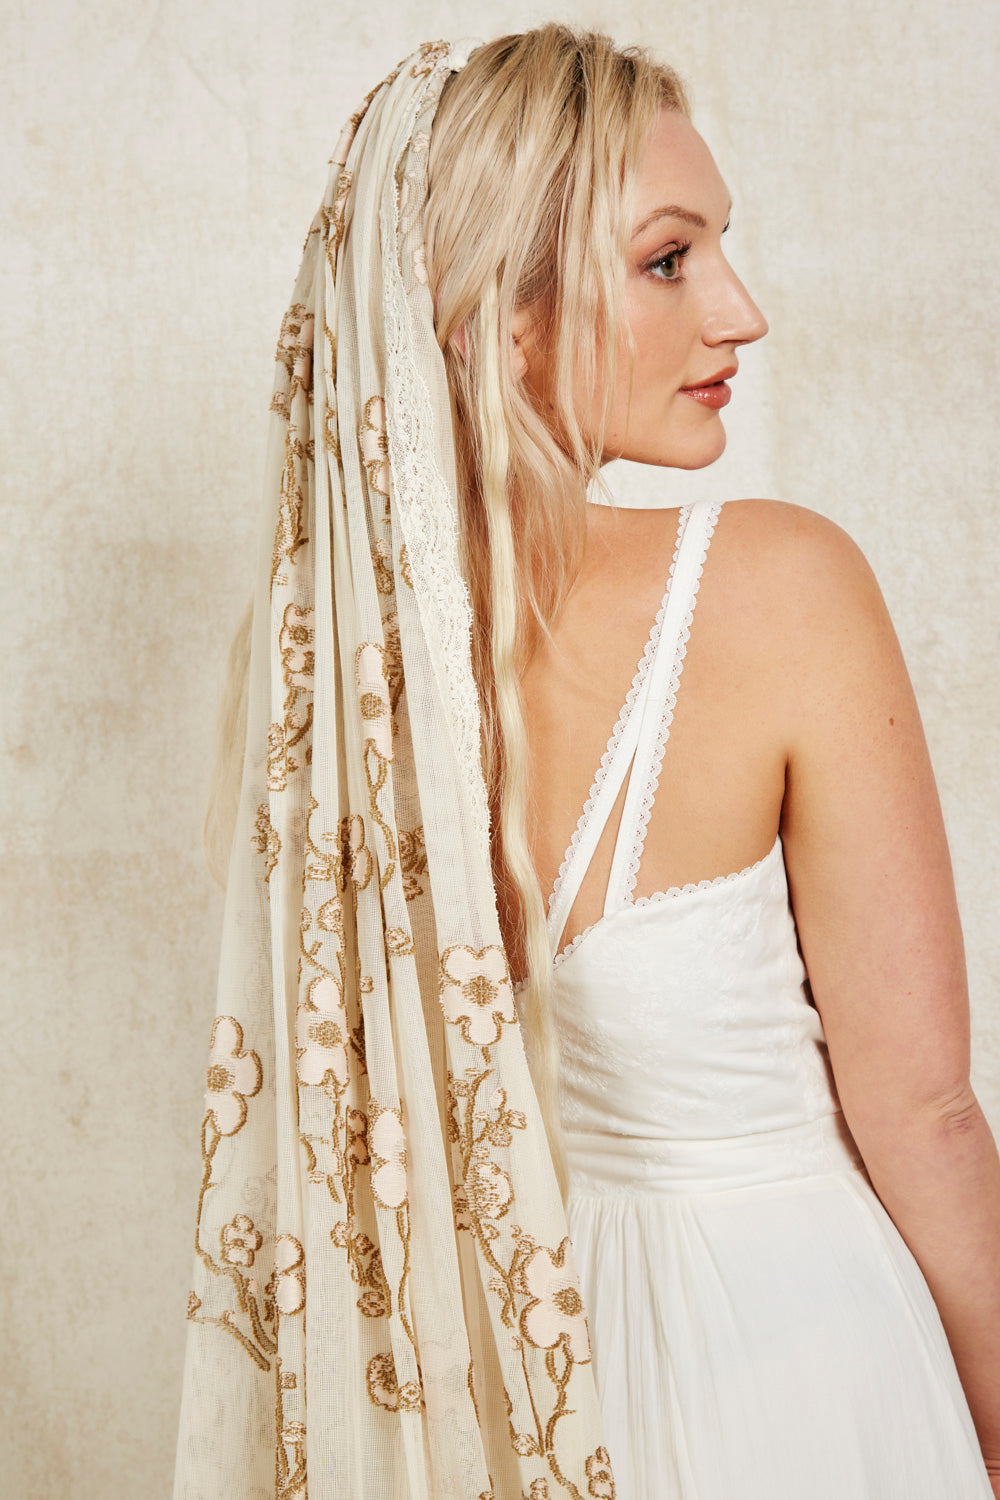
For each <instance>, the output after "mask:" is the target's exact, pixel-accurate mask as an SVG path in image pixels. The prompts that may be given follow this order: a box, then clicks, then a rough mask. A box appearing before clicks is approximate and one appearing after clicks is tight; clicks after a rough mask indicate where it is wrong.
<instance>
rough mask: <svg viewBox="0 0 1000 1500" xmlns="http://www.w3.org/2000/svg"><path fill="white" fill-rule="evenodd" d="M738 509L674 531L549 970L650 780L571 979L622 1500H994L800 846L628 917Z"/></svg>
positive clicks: (571, 1130) (560, 969) (555, 923)
mask: <svg viewBox="0 0 1000 1500" xmlns="http://www.w3.org/2000/svg"><path fill="white" fill-rule="evenodd" d="M717 513H718V506H708V505H704V504H699V505H695V506H693V507H690V508H686V509H685V510H683V511H682V512H681V520H680V529H679V539H678V549H677V552H676V554H675V559H674V566H673V568H672V570H671V581H670V584H669V587H668V592H667V595H666V596H665V599H664V605H663V608H662V609H661V611H660V615H659V616H658V618H657V622H656V624H655V625H654V626H653V630H652V632H651V634H650V638H649V642H648V644H647V647H646V651H645V653H644V656H643V659H642V661H641V662H640V664H639V669H638V671H637V673H636V676H635V679H634V682H633V686H632V690H631V691H630V693H629V696H628V699H627V701H626V703H625V706H624V707H623V709H622V712H621V716H620V717H619V720H618V723H617V724H616V726H615V729H614V732H613V733H612V736H611V739H610V741H609V743H608V749H607V752H606V753H605V756H604V758H603V761H602V765H601V768H600V769H599V771H598V773H597V778H596V781H595V783H594V786H593V788H592V789H591V795H590V797H589V799H588V802H587V805H586V807H585V809H584V813H583V816H582V817H581V819H580V823H579V825H578V828H577V831H576V833H575V835H574V838H573V842H572V844H571V845H570V848H569V850H568V851H567V854H566V859H565V861H564V863H563V867H562V869H561V871H560V874H559V879H558V881H557V883H556V887H555V890H554V891H553V894H552V898H551V901H550V922H549V927H550V937H551V942H552V949H553V952H554V953H555V951H556V948H557V945H558V944H559V942H560V939H561V938H562V936H563V926H564V923H565V920H566V915H567V913H568V911H569V909H570V907H571V906H572V903H573V900H574V899H575V895H576V892H577V891H578V890H579V887H580V882H581V880H582V878H583V874H584V872H585V870H586V867H587V865H588V863H589V861H590V857H591V855H592V853H593V851H594V849H595V847H596V845H597V842H598V839H599V837H600V833H601V830H602V829H603V828H604V827H605V826H606V823H607V817H608V814H609V812H610V809H611V807H612V806H613V805H614V803H615V800H616V797H617V795H618V792H619V791H620V789H621V786H622V783H623V781H624V780H625V778H626V774H627V773H628V771H629V767H630V766H631V776H630V780H629V787H628V792H627V794H626V804H625V810H624V815H623V817H622V822H621V828H620V832H619V835H618V839H617V845H616V848H615V855H614V863H613V867H612V872H611V876H610V881H609V886H608V893H607V900H606V903H605V907H604V915H603V916H602V918H601V919H600V921H598V922H596V923H595V924H594V925H593V926H592V927H590V928H588V929H587V930H586V931H585V932H583V933H581V934H579V935H578V936H576V937H574V938H573V940H572V941H571V942H570V943H569V944H568V946H564V947H562V949H561V951H560V952H559V953H558V955H557V957H556V959H555V965H556V966H555V970H554V980H555V1001H556V1007H557V1009H556V1014H557V1018H558V1027H559V1038H560V1049H561V1053H562V1067H563V1085H562V1086H563V1098H562V1116H563V1122H564V1127H565V1132H566V1140H567V1149H568V1152H569V1160H570V1169H571V1183H572V1193H571V1199H570V1229H571V1233H572V1239H573V1245H574V1249H575V1254H576V1261H577V1268H578V1270H579V1273H580V1277H581V1281H582V1285H583V1291H584V1295H585V1299H586V1305H587V1308H588V1312H589V1320H590V1333H591V1340H592V1346H593V1357H594V1361H595V1372H596V1375H597V1382H598V1390H599V1393H600V1398H601V1403H602V1407H603V1412H604V1418H605V1432H606V1438H607V1446H608V1448H609V1450H610V1455H611V1461H612V1465H613V1468H614V1474H615V1479H616V1485H617V1500H992V1490H991V1488H990V1484H989V1480H988V1478H987V1475H986V1470H985V1467H984V1464H983V1460H982V1457H981V1454H980V1450H979V1446H978V1443H977V1441H976V1434H975V1431H974V1429H973V1426H972V1421H971V1418H970V1416H969V1410H968V1406H967V1404H966V1401H965V1397H964V1395H963V1392H962V1388H961V1385H960V1384H959V1380H958V1376H957V1373H956V1370H955V1364H954V1361H953V1359H952V1355H951V1351H950V1349H949V1346H948V1343H947V1340H946V1338H945V1334H944V1330H943V1328H942V1325H941V1320H940V1318H939V1316H938V1312H937V1309H936V1307H935V1304H934V1302H933V1300H932V1298H931V1295H930V1292H929V1291H928V1288H927V1284H926V1282H925V1281H924V1278H923V1276H922V1274H921V1272H920V1269H919V1267H918V1266H917V1263H916V1261H915V1260H914V1258H913V1256H912V1255H911V1253H910V1251H909V1250H908V1248H907V1246H906V1244H905V1243H904V1241H903V1239H902V1238H901V1236H900V1235H899V1233H898V1231H897V1230H896V1228H895V1226H894V1224H893V1223H892V1221H891V1219H890V1218H889V1216H888V1214H887V1213H886V1211H885V1209H884V1208H883V1207H882V1204H881V1202H880V1201H879V1199H878V1197H877V1196H876V1194H875V1192H874V1191H873V1189H872V1187H871V1185H870V1183H869V1180H868V1177H867V1175H866V1173H865V1171H864V1168H863V1165H862V1164H861V1160H860V1157H859V1155H858V1153H857V1149H856V1147H855V1146H854V1144H853V1141H852V1140H851V1137H850V1134H849V1132H848V1130H847V1127H846V1125H845V1124H844V1120H843V1116H842V1114H841V1112H840V1106H839V1102H838V1099H837V1094H836V1090H835V1087H834V1083H833V1079H832V1076H831V1073H830V1069H829V1064H828V1061H827V1052H826V1046H825V1042H824V1037H823V1027H822V1025H821V1022H820V1018H819V1015H818V1014H817V1011H816V1009H815V1007H814V1006H813V1005H812V1003H811V1001H810V998H809V993H808V988H807V986H806V983H805V977H806V976H805V970H804V968H803V964H802V960H801V957H800V955H799V951H798V946H797V941H796V933H795V924H794V920H793V917H792V914H791V911H790V909H789V901H788V887H787V884H786V879H785V867H784V862H783V858H782V850H781V843H780V840H778V841H776V842H775V844H774V847H773V848H772V849H771V851H770V853H769V854H767V855H766V856H765V857H764V858H763V859H762V860H760V861H759V862H758V863H757V864H755V865H751V866H749V867H748V868H747V869H745V870H739V871H737V872H736V873H734V874H732V875H726V876H722V877H720V878H718V879H715V880H711V881H702V882H700V883H699V884H698V885H697V886H685V887H684V888H683V889H680V890H678V889H675V890H669V891H663V892H661V893H659V894H657V895H655V896H651V897H648V898H638V899H635V898H634V897H633V896H632V894H631V892H632V890H633V889H634V886H635V880H636V874H637V871H638V866H639V857H640V854H641V850H642V843H643V836H644V831H645V828H646V825H647V824H648V821H649V815H650V811H651V807H652V802H653V795H654V792H655V788H656V782H657V778H658V771H659V766H660V763H661V760H662V756H663V753H664V746H665V741H666V739H667V735H668V733H669V725H670V718H671V713H672V709H673V704H674V701H675V695H676V692H677V689H678V685H679V680H680V674H681V665H682V661H683V656H684V647H685V642H686V640H687V638H688V628H689V626H690V625H691V622H692V617H693V613H694V605H695V596H696V594H697V589H698V579H699V577H700V575H701V570H702V564H703V563H704V561H705V554H706V551H707V548H708V543H709V540H710V538H711V533H712V529H713V527H714V524H715V518H716V515H717ZM602 1493H603V1490H602Z"/></svg>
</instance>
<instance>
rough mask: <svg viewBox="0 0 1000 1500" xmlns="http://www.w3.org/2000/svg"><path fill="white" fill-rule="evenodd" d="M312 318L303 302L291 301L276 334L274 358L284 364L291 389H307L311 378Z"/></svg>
mask: <svg viewBox="0 0 1000 1500" xmlns="http://www.w3.org/2000/svg"><path fill="white" fill-rule="evenodd" d="M313 327H314V320H313V315H312V313H311V312H309V311H308V309H307V308H306V305H305V303H304V302H293V303H292V306H291V307H290V308H289V309H288V311H287V312H286V314H285V317H284V320H283V322H282V324H281V333H280V334H279V335H278V347H277V350H276V351H275V355H274V357H275V359H276V360H277V361H278V363H279V364H282V365H284V367H285V369H286V370H287V371H288V374H289V376H290V378H291V384H292V390H293V391H294V390H295V389H296V387H298V388H300V389H301V390H306V391H307V390H308V389H309V386H310V381H311V379H312V347H313Z"/></svg>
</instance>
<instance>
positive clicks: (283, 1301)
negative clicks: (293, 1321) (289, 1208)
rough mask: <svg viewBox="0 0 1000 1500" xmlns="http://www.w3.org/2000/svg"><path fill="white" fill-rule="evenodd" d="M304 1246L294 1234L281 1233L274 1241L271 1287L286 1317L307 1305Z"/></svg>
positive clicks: (275, 1299)
mask: <svg viewBox="0 0 1000 1500" xmlns="http://www.w3.org/2000/svg"><path fill="white" fill-rule="evenodd" d="M304 1259H305V1257H304V1253H303V1250H302V1246H301V1245H300V1244H299V1242H298V1240H297V1239H296V1238H295V1236H294V1235H292V1234H279V1235H278V1238H277V1239H276V1240H275V1242H274V1275H273V1277H272V1278H271V1283H270V1288H271V1291H272V1295H273V1296H274V1301H275V1305H276V1307H277V1309H278V1311H279V1312H280V1313H284V1315H285V1317H291V1316H292V1314H293V1313H297V1312H301V1311H302V1309H303V1308H304V1307H305V1305H306V1270H305V1265H304V1264H303V1261H304Z"/></svg>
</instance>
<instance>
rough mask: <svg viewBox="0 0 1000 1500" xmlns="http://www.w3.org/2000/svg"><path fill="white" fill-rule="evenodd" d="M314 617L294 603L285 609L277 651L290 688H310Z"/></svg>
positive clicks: (313, 670)
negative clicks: (279, 653) (279, 652)
mask: <svg viewBox="0 0 1000 1500" xmlns="http://www.w3.org/2000/svg"><path fill="white" fill-rule="evenodd" d="M314 618H315V612H314V611H313V610H312V609H299V608H298V606H297V605H295V604H289V605H287V606H286V608H285V613H284V616H283V617H282V625H281V631H280V633H279V635H278V648H279V650H280V651H281V665H282V667H283V668H284V671H285V681H286V682H287V683H288V685H289V687H300V688H309V689H310V690H311V689H312V686H313V679H314V673H315V668H316V653H315V650H314V643H315V631H314V629H313V621H314Z"/></svg>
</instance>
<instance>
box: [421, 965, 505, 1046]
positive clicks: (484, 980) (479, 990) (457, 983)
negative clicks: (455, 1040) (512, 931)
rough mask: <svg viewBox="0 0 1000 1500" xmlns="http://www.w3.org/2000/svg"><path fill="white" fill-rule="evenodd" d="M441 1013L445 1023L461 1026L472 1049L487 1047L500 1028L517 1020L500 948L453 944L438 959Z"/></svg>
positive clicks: (498, 1033) (497, 1034)
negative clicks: (476, 947)
mask: <svg viewBox="0 0 1000 1500" xmlns="http://www.w3.org/2000/svg"><path fill="white" fill-rule="evenodd" d="M440 998H441V1009H442V1010H443V1011H444V1015H445V1020H446V1021H450V1022H451V1023H452V1024H453V1025H456V1026H461V1028H462V1035H463V1036H464V1037H465V1040H466V1041H467V1042H471V1043H472V1044H473V1045H474V1046H478V1047H488V1046H490V1045H492V1043H493V1042H495V1041H496V1040H497V1038H498V1037H499V1035H500V1028H501V1026H502V1025H503V1024H504V1022H507V1024H508V1025H511V1024H513V1023H514V1021H516V1019H517V1016H516V1013H515V1010H514V996H513V992H512V990H511V987H510V971H509V970H508V968H507V959H506V957H505V955H504V951H503V949H502V948H500V947H498V946H497V944H495V943H493V944H490V945H488V946H487V947H485V948H480V949H478V950H477V949H475V948H468V947H466V946H465V945H464V944H456V945H455V946H453V947H451V948H446V949H445V951H444V953H442V955H441V980H440Z"/></svg>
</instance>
